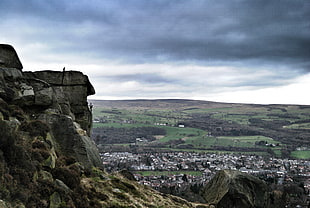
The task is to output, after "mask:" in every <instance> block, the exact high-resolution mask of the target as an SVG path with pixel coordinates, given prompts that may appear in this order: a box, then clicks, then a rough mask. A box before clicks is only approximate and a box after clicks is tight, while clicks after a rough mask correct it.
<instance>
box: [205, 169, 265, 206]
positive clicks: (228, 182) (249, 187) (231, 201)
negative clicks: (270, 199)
mask: <svg viewBox="0 0 310 208" xmlns="http://www.w3.org/2000/svg"><path fill="white" fill-rule="evenodd" d="M202 197H203V198H204V199H205V200H206V202H207V203H208V204H213V205H215V206H216V207H217V208H264V207H267V185H266V184H265V183H264V182H263V181H261V180H260V179H258V178H256V177H254V176H251V175H249V174H246V173H242V172H240V171H236V170H221V171H219V172H217V174H216V175H215V176H214V178H213V179H212V180H211V181H210V182H209V183H208V184H207V185H206V187H205V188H204V189H203V191H202Z"/></svg>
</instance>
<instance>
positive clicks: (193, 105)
mask: <svg viewBox="0 0 310 208" xmlns="http://www.w3.org/2000/svg"><path fill="white" fill-rule="evenodd" d="M89 102H91V103H92V104H93V105H94V111H93V115H94V118H95V119H97V122H98V123H96V124H94V127H95V128H94V131H93V132H94V133H95V136H97V141H99V143H102V144H104V143H106V142H105V141H107V140H104V139H103V140H101V139H100V138H99V137H100V133H98V134H97V130H96V127H100V126H102V127H103V128H108V126H110V127H113V125H114V126H115V125H117V123H122V127H123V128H125V127H134V126H137V125H138V124H141V125H146V124H147V125H154V124H156V123H157V124H158V125H157V127H159V128H165V129H166V130H167V128H168V127H163V126H159V124H160V125H167V126H171V127H173V126H174V127H176V126H178V125H179V124H182V125H183V126H185V127H189V128H192V129H197V131H199V130H202V131H204V132H205V133H203V132H202V134H207V135H209V136H210V137H209V138H208V140H206V139H205V140H203V136H200V137H199V136H198V135H194V134H195V133H190V134H191V136H188V135H187V136H185V137H174V138H175V139H171V135H170V137H169V135H168V134H166V135H165V138H168V137H169V138H170V139H168V140H169V142H168V141H166V140H167V139H166V140H165V139H161V140H159V141H161V142H160V145H158V146H160V147H170V148H172V149H184V148H185V149H200V150H209V151H210V150H217V151H230V152H236V151H237V152H266V153H267V154H272V155H276V156H278V157H299V158H310V151H309V150H310V146H309V144H310V105H284V104H283V105H259V104H242V103H220V102H211V101H201V100H186V99H155V100H89ZM115 112H118V113H117V114H115ZM105 118H109V119H105ZM100 119H101V121H102V122H103V123H104V124H102V125H101V124H100ZM125 120H126V122H127V124H125V123H124V122H125ZM112 124H113V125H112ZM133 124H134V125H133ZM107 131H108V132H109V135H105V136H103V137H105V138H106V137H109V138H114V136H113V129H112V132H111V129H108V130H107ZM117 131H118V133H120V131H121V130H117ZM178 131H179V130H178ZM123 135H124V137H126V138H128V135H126V134H123ZM131 135H132V136H133V134H131ZM146 136H147V137H150V135H147V134H146ZM154 136H156V135H154ZM133 137H134V136H133ZM117 138H119V140H118V141H117V142H118V143H128V142H133V140H130V141H129V140H128V141H125V140H124V141H123V142H122V139H121V138H122V136H120V135H119V134H118V136H117ZM184 138H187V139H184ZM245 139H247V140H248V141H246V142H245ZM176 140H178V142H174V141H176ZM181 140H182V142H181ZM189 140H191V141H192V143H189ZM201 140H203V142H201ZM213 140H214V141H213ZM115 141H116V140H115ZM199 141H200V142H199ZM206 141H207V142H206ZM199 144H200V145H199ZM150 145H151V144H150ZM300 150H303V151H300Z"/></svg>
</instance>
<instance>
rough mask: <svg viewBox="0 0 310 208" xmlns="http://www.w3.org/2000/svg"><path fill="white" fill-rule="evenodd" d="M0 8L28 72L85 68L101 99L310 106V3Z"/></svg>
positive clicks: (138, 1) (81, 2)
mask: <svg viewBox="0 0 310 208" xmlns="http://www.w3.org/2000/svg"><path fill="white" fill-rule="evenodd" d="M0 9H1V13H0V19H1V22H0V28H1V34H0V41H1V42H2V43H8V44H12V45H13V46H14V47H15V48H16V50H17V52H18V54H19V56H20V59H21V61H22V62H23V65H24V68H25V69H24V70H42V69H52V70H60V69H62V67H63V65H65V66H66V67H67V68H68V69H72V70H81V71H83V72H84V73H86V74H88V75H89V77H90V80H91V81H92V82H93V84H94V86H95V88H96V91H97V95H96V96H95V97H94V98H101V99H135V98H190V99H206V100H215V101H229V102H255V103H300V104H310V100H309V99H310V98H306V96H304V95H305V94H306V91H307V90H306V89H304V88H305V87H310V86H309V85H307V83H309V81H310V75H309V73H310V58H309V57H310V21H309V19H310V1H306V0H294V1H291V0H252V1H247V0H217V1H213V0H169V1H167V0H154V1H148V0H126V1H122V0H106V1H100V0H76V1H52V0H46V1H41V0H29V1H24V0H15V1H11V0H2V1H0ZM293 87H294V89H295V90H297V91H298V94H296V93H293V92H294V91H295V90H294V89H293ZM302 90H303V92H302ZM285 91H286V92H285ZM289 92H292V93H293V94H292V95H290V96H288V95H289V94H288V93H289ZM255 93H257V96H256V95H255ZM268 93H270V94H269V95H267V96H265V95H266V94H268ZM249 95H250V97H251V96H252V98H250V97H249ZM277 97H278V99H277ZM268 99H270V100H268Z"/></svg>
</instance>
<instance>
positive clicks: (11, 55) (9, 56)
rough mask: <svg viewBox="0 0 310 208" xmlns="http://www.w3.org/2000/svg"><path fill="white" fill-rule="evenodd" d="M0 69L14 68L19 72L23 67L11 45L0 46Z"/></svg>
mask: <svg viewBox="0 0 310 208" xmlns="http://www.w3.org/2000/svg"><path fill="white" fill-rule="evenodd" d="M0 67H2V68H15V69H19V70H20V71H21V70H22V69H23V65H22V63H21V62H20V60H19V58H18V56H17V53H16V51H15V49H14V48H13V47H12V46H11V45H7V44H0Z"/></svg>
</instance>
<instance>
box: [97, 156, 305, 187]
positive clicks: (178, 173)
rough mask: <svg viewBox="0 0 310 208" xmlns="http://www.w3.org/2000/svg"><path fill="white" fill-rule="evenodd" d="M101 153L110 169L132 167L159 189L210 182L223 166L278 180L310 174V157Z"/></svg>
mask: <svg viewBox="0 0 310 208" xmlns="http://www.w3.org/2000/svg"><path fill="white" fill-rule="evenodd" d="M101 157H102V160H103V164H104V166H105V168H106V170H108V171H117V170H121V169H124V168H125V169H128V170H130V171H132V172H133V173H134V175H135V177H136V179H137V180H138V181H139V183H141V184H145V185H149V186H151V187H153V188H155V189H158V188H159V187H162V186H168V187H169V186H178V187H181V186H183V185H188V184H202V183H207V182H208V181H209V180H210V179H211V178H212V177H213V176H214V175H215V174H216V172H217V171H218V170H222V169H233V170H239V171H241V172H245V173H249V174H252V175H256V176H258V177H260V178H262V179H266V180H269V181H271V182H273V183H276V184H283V183H291V182H294V178H296V177H301V178H309V177H310V161H307V160H293V159H280V158H264V157H262V156H257V155H243V154H239V155H233V154H213V153H195V152H166V153H143V154H133V153H129V152H111V153H102V154H101ZM145 171H148V172H149V173H155V172H156V174H148V176H145V174H142V173H143V172H145ZM158 172H162V173H163V174H160V173H158ZM167 172H168V173H167ZM169 172H171V174H169ZM191 173H196V174H191ZM197 173H198V174H197ZM304 187H305V188H306V189H308V190H310V180H305V182H304Z"/></svg>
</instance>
